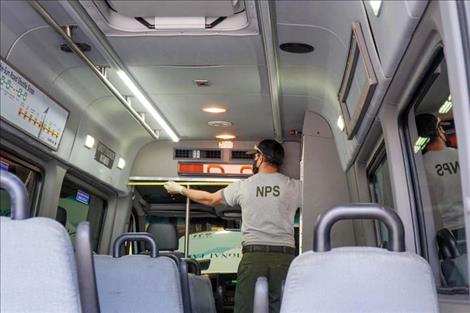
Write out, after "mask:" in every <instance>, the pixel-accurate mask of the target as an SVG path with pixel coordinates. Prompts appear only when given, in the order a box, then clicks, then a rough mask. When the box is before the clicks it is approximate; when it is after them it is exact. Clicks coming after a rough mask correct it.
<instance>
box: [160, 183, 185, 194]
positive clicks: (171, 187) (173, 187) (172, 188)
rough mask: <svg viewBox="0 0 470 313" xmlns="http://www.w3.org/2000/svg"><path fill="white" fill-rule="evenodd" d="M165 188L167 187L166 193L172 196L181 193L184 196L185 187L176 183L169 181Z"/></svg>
mask: <svg viewBox="0 0 470 313" xmlns="http://www.w3.org/2000/svg"><path fill="white" fill-rule="evenodd" d="M163 187H165V189H166V191H168V193H171V194H175V193H179V194H183V188H184V187H183V186H181V185H179V184H177V183H175V182H174V181H167V182H166V183H165V184H164V185H163Z"/></svg>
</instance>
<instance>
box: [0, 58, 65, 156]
mask: <svg viewBox="0 0 470 313" xmlns="http://www.w3.org/2000/svg"><path fill="white" fill-rule="evenodd" d="M0 104H1V117H2V120H5V121H7V122H9V123H10V124H12V125H13V126H15V127H16V128H19V129H21V130H22V131H24V132H26V133H28V134H29V135H31V136H33V137H34V138H36V139H37V140H39V141H40V142H42V143H44V144H46V145H47V146H49V147H51V148H53V149H54V150H57V149H58V147H59V144H60V140H61V138H62V134H63V131H64V129H65V124H66V122H67V118H68V115H69V112H68V111H67V110H65V109H64V108H63V107H62V106H60V105H59V104H57V103H56V102H55V101H54V100H52V99H51V98H50V97H48V96H47V95H46V94H44V93H43V92H42V91H41V90H40V89H38V88H37V87H36V86H34V85H33V84H32V83H31V82H30V81H29V80H27V79H26V78H25V77H23V76H22V75H21V74H20V73H18V72H17V71H16V70H15V69H13V68H12V67H11V66H9V65H8V64H7V63H6V62H4V61H3V60H1V63H0Z"/></svg>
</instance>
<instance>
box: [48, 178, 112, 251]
mask: <svg viewBox="0 0 470 313" xmlns="http://www.w3.org/2000/svg"><path fill="white" fill-rule="evenodd" d="M105 207H106V202H105V200H103V199H102V198H100V197H98V196H96V195H94V194H92V193H90V192H88V191H86V190H85V189H83V188H81V187H80V186H78V185H77V184H76V183H74V182H72V181H71V180H69V179H67V178H66V179H64V183H63V185H62V190H61V191H60V199H59V207H58V208H57V216H56V220H57V221H58V222H60V223H62V224H63V225H64V226H65V228H66V229H67V232H68V233H69V235H70V238H71V239H72V243H74V242H75V236H76V230H77V227H78V224H80V223H81V222H83V221H89V222H90V235H91V245H92V248H93V250H94V251H96V250H97V249H98V244H99V238H100V232H101V226H102V223H103V218H104V211H105Z"/></svg>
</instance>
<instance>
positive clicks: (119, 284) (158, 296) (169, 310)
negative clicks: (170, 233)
mask: <svg viewBox="0 0 470 313" xmlns="http://www.w3.org/2000/svg"><path fill="white" fill-rule="evenodd" d="M132 235H133V236H134V237H132ZM135 235H136V234H135V233H134V234H124V235H121V236H120V238H118V239H117V240H116V243H117V244H115V246H114V256H108V255H95V256H94V261H95V271H96V283H97V287H98V296H99V302H100V306H101V311H102V312H116V313H119V312H123V313H124V312H161V313H183V312H184V306H183V296H182V286H181V276H180V272H179V265H178V263H177V262H175V260H174V259H172V258H170V257H158V253H157V250H156V243H155V240H154V239H153V238H152V237H151V236H150V235H149V234H146V233H145V235H146V236H147V237H148V238H150V239H148V241H153V242H151V246H152V247H154V249H152V251H151V255H150V256H149V255H126V256H120V253H119V252H120V244H121V243H122V242H124V241H125V240H139V239H142V238H143V236H144V233H137V235H140V236H141V237H140V238H138V237H136V236H135ZM125 236H127V237H125Z"/></svg>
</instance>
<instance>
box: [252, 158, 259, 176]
mask: <svg viewBox="0 0 470 313" xmlns="http://www.w3.org/2000/svg"><path fill="white" fill-rule="evenodd" d="M256 162H257V160H254V161H253V175H256V174H258V171H259V167H258V166H257V165H256Z"/></svg>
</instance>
